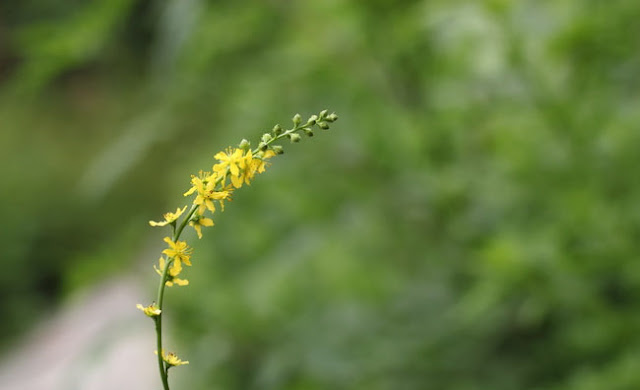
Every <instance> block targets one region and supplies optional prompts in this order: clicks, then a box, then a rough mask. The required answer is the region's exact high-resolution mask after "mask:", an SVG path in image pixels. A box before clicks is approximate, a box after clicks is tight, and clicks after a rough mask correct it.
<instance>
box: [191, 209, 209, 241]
mask: <svg viewBox="0 0 640 390" xmlns="http://www.w3.org/2000/svg"><path fill="white" fill-rule="evenodd" d="M189 225H191V226H193V228H194V229H195V230H196V233H198V238H202V227H203V226H213V225H214V224H213V220H212V219H211V218H205V217H204V216H202V215H200V214H198V215H194V216H193V218H192V219H191V221H189Z"/></svg>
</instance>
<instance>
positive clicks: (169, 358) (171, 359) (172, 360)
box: [154, 349, 189, 367]
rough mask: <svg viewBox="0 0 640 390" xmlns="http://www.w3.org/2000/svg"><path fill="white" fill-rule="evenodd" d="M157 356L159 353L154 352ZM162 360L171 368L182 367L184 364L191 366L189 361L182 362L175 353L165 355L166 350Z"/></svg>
mask: <svg viewBox="0 0 640 390" xmlns="http://www.w3.org/2000/svg"><path fill="white" fill-rule="evenodd" d="M154 353H155V354H156V355H157V354H158V351H154ZM162 360H164V361H165V362H166V363H167V364H168V365H170V366H172V367H173V366H182V365H183V364H189V361H188V360H181V359H180V358H179V357H178V355H176V354H175V353H173V352H169V353H165V352H164V349H163V350H162Z"/></svg>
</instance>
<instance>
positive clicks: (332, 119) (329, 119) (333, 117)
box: [327, 112, 338, 122]
mask: <svg viewBox="0 0 640 390" xmlns="http://www.w3.org/2000/svg"><path fill="white" fill-rule="evenodd" d="M337 120H338V116H337V115H336V113H335V112H332V113H331V114H330V115H329V116H327V122H335V121H337Z"/></svg>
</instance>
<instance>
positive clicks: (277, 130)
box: [271, 125, 282, 135]
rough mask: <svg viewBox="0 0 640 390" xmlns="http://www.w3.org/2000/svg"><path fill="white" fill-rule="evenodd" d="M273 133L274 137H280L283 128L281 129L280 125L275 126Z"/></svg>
mask: <svg viewBox="0 0 640 390" xmlns="http://www.w3.org/2000/svg"><path fill="white" fill-rule="evenodd" d="M271 131H272V132H273V134H274V135H280V134H282V127H280V125H275V126H273V129H272V130H271Z"/></svg>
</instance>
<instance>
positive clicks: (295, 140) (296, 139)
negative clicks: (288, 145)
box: [289, 133, 300, 142]
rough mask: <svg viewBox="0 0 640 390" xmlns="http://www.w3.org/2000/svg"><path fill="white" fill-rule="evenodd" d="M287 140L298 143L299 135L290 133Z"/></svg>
mask: <svg viewBox="0 0 640 390" xmlns="http://www.w3.org/2000/svg"><path fill="white" fill-rule="evenodd" d="M289 138H290V139H291V142H300V134H297V133H291V134H290V135H289Z"/></svg>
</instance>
